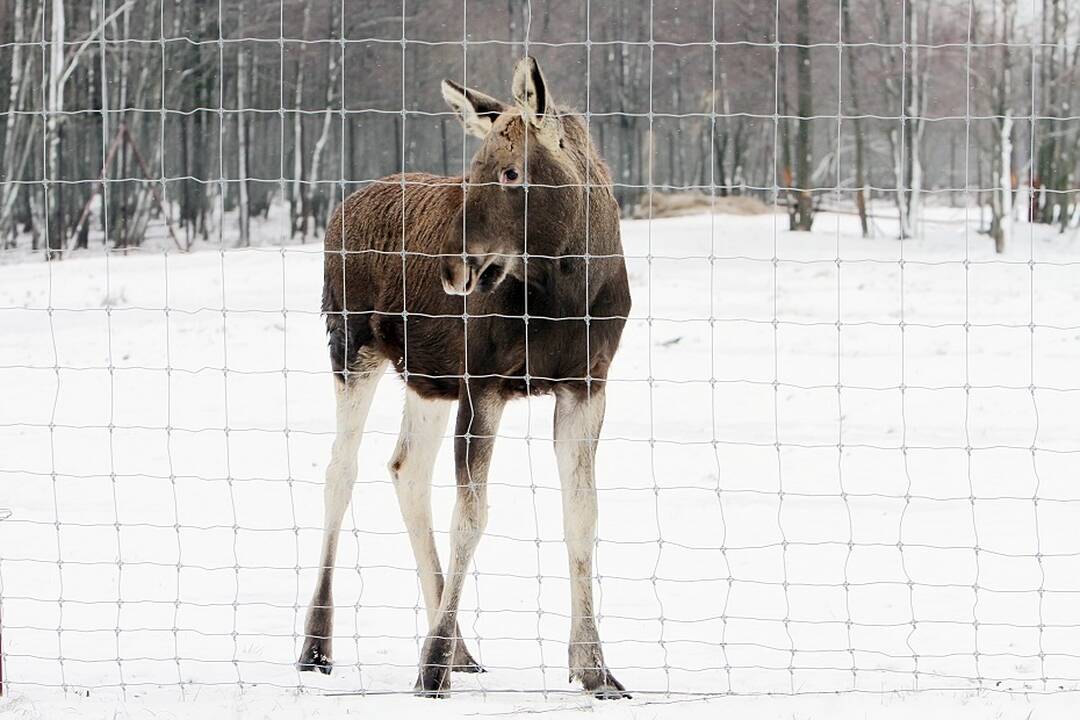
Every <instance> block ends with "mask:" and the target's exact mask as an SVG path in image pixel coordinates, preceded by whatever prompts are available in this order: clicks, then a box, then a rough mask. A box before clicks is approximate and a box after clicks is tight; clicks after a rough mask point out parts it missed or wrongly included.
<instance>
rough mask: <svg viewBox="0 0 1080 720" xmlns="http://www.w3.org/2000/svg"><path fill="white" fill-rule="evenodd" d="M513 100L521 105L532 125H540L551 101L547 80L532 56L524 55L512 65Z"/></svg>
mask: <svg viewBox="0 0 1080 720" xmlns="http://www.w3.org/2000/svg"><path fill="white" fill-rule="evenodd" d="M513 91H514V102H516V103H517V104H518V106H520V107H521V109H522V111H523V112H524V113H525V116H526V117H528V118H529V120H530V121H531V122H532V124H533V125H535V126H537V127H540V126H541V125H542V124H543V122H544V120H545V119H546V115H547V112H548V108H549V107H550V105H551V103H550V100H549V98H548V91H547V82H546V81H545V80H544V74H543V73H542V72H540V66H539V65H538V64H537V62H536V60H535V59H534V58H533V57H532V56H529V55H527V56H525V57H524V58H522V59H521V60H519V61H518V63H517V65H516V66H514V85H513Z"/></svg>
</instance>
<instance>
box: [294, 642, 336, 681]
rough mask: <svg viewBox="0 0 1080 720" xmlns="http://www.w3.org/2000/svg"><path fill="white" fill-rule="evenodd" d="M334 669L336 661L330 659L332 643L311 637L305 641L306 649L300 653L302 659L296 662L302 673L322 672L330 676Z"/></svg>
mask: <svg viewBox="0 0 1080 720" xmlns="http://www.w3.org/2000/svg"><path fill="white" fill-rule="evenodd" d="M333 667H334V661H333V660H331V659H330V643H329V642H328V641H326V640H324V639H322V638H313V637H309V638H307V639H306V640H305V641H304V649H303V650H301V651H300V659H299V660H297V661H296V668H297V669H298V670H299V671H300V672H321V673H322V674H323V675H329V674H330V671H331V670H332V669H333Z"/></svg>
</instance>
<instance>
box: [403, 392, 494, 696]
mask: <svg viewBox="0 0 1080 720" xmlns="http://www.w3.org/2000/svg"><path fill="white" fill-rule="evenodd" d="M504 404H505V401H504V400H503V398H502V397H500V396H499V394H498V392H497V389H496V388H495V387H494V386H493V385H492V384H490V383H478V382H475V381H471V382H470V381H464V382H462V390H461V394H460V396H459V398H458V415H457V428H456V430H455V432H454V465H455V471H456V474H457V502H456V503H455V504H454V516H453V520H452V521H451V527H450V564H449V568H448V573H447V576H446V581H445V584H444V586H443V592H442V601H441V602H440V603H439V612H438V614H437V615H436V618H435V622H434V623H433V625H432V627H431V629H430V634H429V635H428V637H427V640H426V641H425V642H424V647H423V650H422V651H421V653H420V674H419V677H418V678H417V679H416V692H417V694H419V695H424V696H427V697H445V696H446V694H447V692H448V691H449V689H450V670H451V669H452V667H453V664H454V648H455V646H456V644H457V642H458V640H459V639H458V637H457V634H458V633H457V611H458V603H459V602H460V600H461V590H462V587H463V586H464V584H465V573H466V572H468V570H469V563H470V562H471V561H472V556H473V551H474V550H476V545H477V543H479V542H480V536H481V535H483V534H484V527H485V526H486V525H487V472H488V465H489V464H490V462H491V450H492V448H493V447H494V445H495V434H496V432H497V431H498V429H499V419H500V418H501V417H502V410H503V406H504Z"/></svg>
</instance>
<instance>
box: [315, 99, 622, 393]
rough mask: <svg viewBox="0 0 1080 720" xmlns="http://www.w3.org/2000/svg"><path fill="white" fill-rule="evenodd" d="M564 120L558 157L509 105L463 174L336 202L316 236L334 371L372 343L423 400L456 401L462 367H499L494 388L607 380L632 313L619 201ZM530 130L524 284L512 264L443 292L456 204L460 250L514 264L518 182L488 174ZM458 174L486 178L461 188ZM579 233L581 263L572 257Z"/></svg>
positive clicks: (398, 181)
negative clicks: (485, 287) (484, 283)
mask: <svg viewBox="0 0 1080 720" xmlns="http://www.w3.org/2000/svg"><path fill="white" fill-rule="evenodd" d="M561 123H562V127H563V131H562V145H563V148H562V149H561V150H562V153H561V154H562V155H563V157H560V158H558V159H557V160H552V158H551V155H552V153H553V151H554V152H556V153H558V152H559V149H557V148H551V147H549V146H548V145H547V144H545V143H544V142H543V141H542V140H541V139H538V138H536V137H534V136H535V135H536V133H535V132H534V131H533V130H532V128H531V126H530V125H529V124H528V123H527V122H526V121H525V120H524V119H523V117H522V115H521V113H520V112H517V111H515V110H509V111H507V112H506V113H504V114H503V115H502V116H501V117H500V118H499V120H498V121H497V122H496V124H495V126H494V127H493V128H492V131H491V139H490V140H489V141H488V142H487V143H485V145H484V147H482V148H481V149H480V151H479V152H478V153H477V156H476V158H475V159H474V163H473V166H472V168H471V171H470V175H469V177H468V180H465V179H464V178H461V177H450V178H448V177H439V176H435V175H426V174H420V173H412V174H406V175H398V176H392V177H388V178H385V179H383V180H381V181H379V182H377V183H374V184H372V185H370V186H368V187H367V188H365V189H363V190H360V191H358V192H355V193H353V194H352V195H350V196H349V197H348V198H346V200H345V202H344V203H343V204H342V205H341V206H340V207H338V208H337V210H336V211H335V212H334V215H333V217H332V219H331V221H330V223H329V226H328V228H327V232H326V253H325V258H326V260H325V273H324V288H323V311H324V312H325V313H326V318H327V320H326V321H327V331H328V332H329V335H330V346H331V358H332V361H333V366H334V370H335V371H336V372H339V373H342V372H343V371H344V370H345V369H346V368H347V367H349V366H350V365H351V364H352V362H353V358H355V357H356V354H357V352H359V350H360V349H361V348H363V347H370V348H374V349H376V350H377V351H378V353H379V354H381V355H383V356H385V357H386V358H388V359H389V360H390V361H391V362H392V363H393V364H394V367H395V368H396V370H397V371H398V372H399V373H400V374H401V375H402V377H403V378H404V379H405V382H406V383H408V385H409V386H410V387H412V388H413V389H414V390H416V391H417V392H418V393H420V394H421V395H423V396H426V397H439V398H445V399H457V398H458V396H459V394H460V379H461V377H462V376H463V375H464V374H465V372H466V371H467V372H468V374H469V375H470V376H488V377H497V378H498V379H499V383H500V389H501V392H502V394H503V395H504V396H519V395H522V394H524V393H525V392H526V389H528V391H530V392H534V393H546V392H550V391H551V390H552V383H556V382H572V383H574V384H581V385H582V387H584V383H585V381H586V379H587V378H588V379H591V380H594V381H597V382H602V381H603V379H604V378H606V376H607V369H608V366H609V364H610V363H611V360H612V357H613V356H614V353H615V349H616V347H617V346H618V341H619V336H620V335H621V332H622V327H623V324H624V322H625V317H626V315H627V314H628V312H629V309H630V294H629V287H628V284H627V278H626V270H625V264H624V261H623V259H622V257H621V256H622V246H621V243H620V240H619V216H618V206H617V204H616V202H615V199H614V196H613V195H612V192H611V179H610V176H609V174H608V171H607V167H606V166H605V165H604V163H603V161H602V160H601V159H600V158H599V156H598V155H597V154H596V153H595V151H594V150H593V149H592V146H591V144H590V143H589V140H588V135H587V133H586V130H585V127H584V125H583V124H582V123H581V121H580V120H579V119H578V118H576V117H570V116H563V118H562V119H561ZM526 127H528V128H529V130H528V132H529V135H530V140H529V145H530V147H529V151H528V152H529V163H528V175H529V179H530V183H531V185H532V187H530V188H529V190H528V201H527V204H528V242H527V245H528V247H527V250H528V253H529V255H530V258H529V260H528V281H527V282H525V273H524V271H522V270H520V269H510V270H509V273H510V276H509V277H507V278H506V279H505V280H504V281H503V282H502V283H500V284H499V285H498V286H497V287H496V288H494V289H493V290H491V291H490V292H486V293H484V292H480V291H477V292H474V293H473V294H472V295H469V296H468V298H467V299H466V298H462V297H461V296H454V295H448V294H447V293H446V292H444V290H443V288H442V286H441V280H440V275H441V272H442V266H443V264H444V263H453V262H460V253H461V248H462V242H461V233H462V215H463V213H464V215H465V228H466V237H467V246H468V251H469V253H470V254H473V253H476V254H482V253H484V252H499V253H501V256H500V261H505V262H507V264H511V263H514V261H515V260H516V258H515V256H520V254H521V253H522V251H524V250H525V249H526V248H525V242H524V240H523V238H524V227H525V220H524V218H525V213H526V200H525V194H526V191H525V190H524V189H523V188H510V189H507V188H503V187H499V186H498V185H497V184H493V183H497V178H498V170H499V169H500V168H501V167H502V165H505V164H507V163H509V162H511V161H512V156H513V154H514V153H515V152H518V153H521V154H522V155H523V154H524V145H525V134H526V129H525V128H526ZM586 166H590V167H589V170H590V172H589V177H590V179H591V187H590V189H589V192H588V196H589V197H588V202H586V190H585V188H584V187H582V179H583V178H585V177H586ZM571 173H573V174H575V175H576V177H574V176H573V175H572V174H571ZM467 183H489V184H472V185H469V186H468V189H467V190H466V191H463V184H467ZM550 186H556V187H550ZM403 207H404V211H403V209H402V208H403ZM586 208H588V212H587V213H586ZM586 214H587V215H588V222H587V223H586ZM403 221H404V230H403ZM586 237H588V253H589V255H590V258H589V260H588V263H586V260H585V258H584V257H581V256H584V255H585V253H586V241H585V238H586ZM515 238H516V239H517V241H516V242H515ZM403 245H404V248H403ZM403 249H404V251H405V257H404V260H403V257H402V250H403ZM566 255H569V256H570V257H562V256H566ZM534 256H535V257H534ZM592 256H597V257H592ZM522 265H523V264H522ZM586 265H588V282H587V283H586ZM515 275H516V276H515ZM586 285H587V286H588V292H587V297H586ZM403 298H404V302H403ZM526 304H527V305H528V322H526V320H525V314H526ZM466 309H467V312H468V329H467V333H468V344H467V347H466V342H465V337H466V327H465V322H464V320H463V314H464V313H465V312H466ZM406 315H407V319H406ZM586 315H588V316H589V317H590V318H591V320H590V322H588V323H586V321H585V316H586ZM570 318H575V320H570V321H567V320H568V319H570ZM586 336H587V338H586ZM526 344H527V345H528V353H527V356H526ZM586 347H588V351H586ZM466 356H467V357H468V364H467V366H466V362H465V359H466ZM526 359H527V363H526ZM526 372H527V373H528V376H529V382H528V383H526Z"/></svg>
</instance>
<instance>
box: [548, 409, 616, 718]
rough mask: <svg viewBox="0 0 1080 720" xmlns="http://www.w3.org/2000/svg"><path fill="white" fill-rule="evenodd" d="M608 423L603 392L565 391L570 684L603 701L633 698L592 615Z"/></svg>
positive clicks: (560, 421)
mask: <svg viewBox="0 0 1080 720" xmlns="http://www.w3.org/2000/svg"><path fill="white" fill-rule="evenodd" d="M603 422H604V391H603V389H602V388H599V389H598V388H596V387H594V388H593V389H592V391H591V393H587V392H586V391H585V388H578V387H575V388H564V389H561V390H560V391H559V392H558V393H557V395H556V400H555V457H556V460H557V462H558V465H559V480H560V483H561V485H562V502H563V535H564V536H565V539H566V550H567V555H568V556H569V560H570V680H571V681H572V680H573V679H574V678H578V679H580V680H581V684H582V685H583V686H584V687H585V689H586V690H588V691H589V692H592V693H594V694H595V695H596V696H597V697H598V698H602V699H615V698H626V697H630V695H629V693H627V692H626V690H625V689H624V688H623V686H622V684H621V683H620V682H619V681H618V680H616V679H615V678H614V676H612V674H611V672H610V671H609V670H608V669H607V665H605V664H604V653H603V651H602V650H601V649H600V636H599V634H598V633H597V630H596V615H595V613H594V610H593V589H592V574H593V547H594V545H595V543H596V518H597V504H596V482H595V479H594V467H595V458H596V441H597V438H598V437H599V436H600V427H601V425H603Z"/></svg>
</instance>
